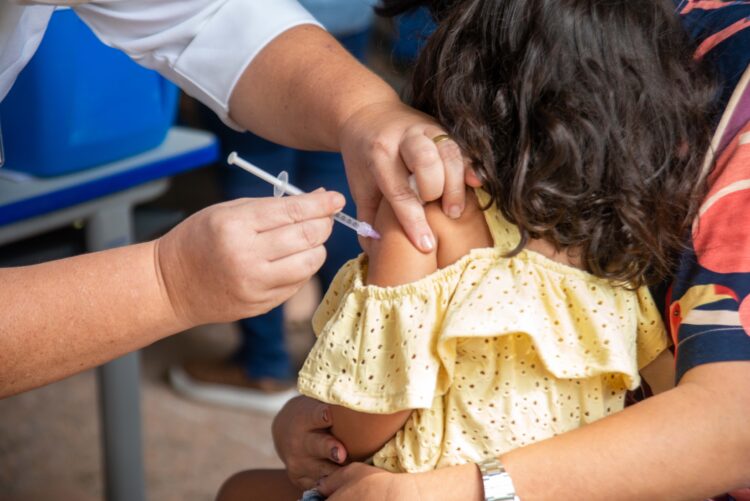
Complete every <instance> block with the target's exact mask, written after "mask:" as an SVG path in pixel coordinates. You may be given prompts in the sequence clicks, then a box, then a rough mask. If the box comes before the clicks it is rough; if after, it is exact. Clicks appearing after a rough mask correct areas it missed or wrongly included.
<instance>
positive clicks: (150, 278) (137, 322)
mask: <svg viewBox="0 0 750 501" xmlns="http://www.w3.org/2000/svg"><path fill="white" fill-rule="evenodd" d="M0 283H2V284H3V286H2V287H1V288H0V304H2V305H3V315H2V319H1V320H0V397H5V396H9V395H13V394H15V393H19V392H22V391H24V390H28V389H31V388H34V387H36V386H40V385H43V384H45V383H49V382H52V381H55V380H58V379H61V378H63V377H66V376H69V375H71V374H74V373H76V372H80V371H82V370H85V369H87V368H90V367H94V366H96V365H99V364H101V363H103V362H106V361H108V360H111V359H113V358H115V357H117V356H119V355H122V354H125V353H128V352H130V351H133V350H135V349H138V348H141V347H143V346H146V345H148V344H150V343H152V342H154V341H156V340H158V339H160V338H162V337H164V336H166V335H168V334H171V333H174V332H177V331H179V330H181V329H183V328H186V327H187V325H185V324H184V323H182V322H180V321H179V320H178V319H177V317H176V316H175V314H174V312H173V310H172V308H171V304H170V301H169V298H168V297H167V296H166V294H165V292H164V288H163V287H162V285H161V280H160V277H159V273H158V269H157V266H156V259H155V243H154V242H150V243H145V244H139V245H134V246H129V247H123V248H120V249H114V250H110V251H105V252H98V253H93V254H86V255H83V256H77V257H73V258H69V259H63V260H60V261H52V262H49V263H44V264H40V265H36V266H28V267H20V268H8V269H3V270H0Z"/></svg>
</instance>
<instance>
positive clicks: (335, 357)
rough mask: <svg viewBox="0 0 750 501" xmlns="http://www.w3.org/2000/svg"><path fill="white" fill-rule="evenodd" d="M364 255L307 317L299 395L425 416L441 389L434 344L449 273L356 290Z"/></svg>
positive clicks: (453, 274)
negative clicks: (311, 338)
mask: <svg viewBox="0 0 750 501" xmlns="http://www.w3.org/2000/svg"><path fill="white" fill-rule="evenodd" d="M366 274H367V259H366V257H365V256H364V255H362V256H360V257H359V258H357V259H355V260H352V261H350V262H349V263H347V264H346V265H345V266H344V267H343V268H342V269H341V270H340V271H339V273H338V275H337V276H336V278H335V279H334V281H333V283H332V284H331V287H330V288H329V290H328V292H327V293H326V295H325V297H324V299H323V301H322V303H321V304H320V306H319V308H318V310H317V311H316V313H315V315H314V317H313V329H314V330H315V333H316V335H317V341H316V343H315V346H314V347H313V349H312V351H311V352H310V354H309V355H308V357H307V360H306V361H305V364H304V366H303V367H302V370H301V371H300V373H299V378H298V388H299V391H300V392H301V393H302V394H304V395H307V396H310V397H313V398H315V399H317V400H321V401H323V402H327V403H330V404H336V405H343V406H346V407H348V408H350V409H353V410H357V411H360V412H368V413H374V414H389V413H394V412H398V411H401V410H406V409H427V408H430V407H431V406H432V404H433V399H434V397H435V396H436V395H441V394H443V393H445V391H447V389H448V387H449V384H448V383H449V382H448V380H447V378H446V374H445V370H444V368H443V367H442V366H441V363H440V359H439V357H438V355H437V341H438V338H439V335H440V331H441V327H442V321H443V318H444V314H445V311H446V307H447V305H448V302H449V298H450V293H451V291H452V289H453V284H454V282H455V280H456V279H457V275H458V270H457V268H455V267H454V268H450V269H446V270H440V271H438V272H436V273H434V274H432V275H429V276H428V277H425V278H424V279H422V280H419V281H417V282H413V283H410V284H406V285H402V286H398V287H375V286H368V285H364V278H365V277H366Z"/></svg>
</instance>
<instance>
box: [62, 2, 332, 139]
mask: <svg viewBox="0 0 750 501" xmlns="http://www.w3.org/2000/svg"><path fill="white" fill-rule="evenodd" d="M74 8H75V10H76V12H77V13H78V15H79V16H80V17H81V18H82V19H83V20H84V21H85V22H86V24H88V25H89V26H90V27H91V29H92V30H94V32H95V33H96V34H97V36H98V37H99V38H100V39H101V40H102V41H103V42H104V43H106V44H107V45H110V46H112V47H115V48H117V49H120V50H122V51H124V52H125V53H127V54H128V55H129V56H130V57H131V58H133V59H134V60H135V61H136V62H138V63H139V64H141V65H143V66H145V67H147V68H151V69H154V70H156V71H158V72H159V73H161V74H162V75H163V76H164V77H166V78H167V79H169V80H171V81H172V82H174V83H176V84H177V85H179V86H180V87H181V88H182V89H183V90H184V91H185V92H187V93H188V94H190V95H191V96H193V97H195V98H197V99H198V100H200V101H201V102H203V103H204V104H206V105H207V106H208V107H210V108H211V109H212V110H213V111H214V112H216V114H217V115H219V117H221V119H222V120H223V121H224V122H225V123H227V125H230V126H231V127H233V128H235V129H238V130H240V128H239V127H238V126H237V125H236V124H234V123H233V122H232V121H231V120H230V119H229V98H230V96H231V95H232V90H233V89H234V87H235V85H236V84H237V81H238V80H239V78H240V76H241V75H242V73H243V71H244V70H245V68H246V67H247V66H248V64H250V62H251V61H252V60H253V58H254V57H255V56H256V55H257V54H258V53H259V52H260V50H261V49H262V48H263V47H265V46H266V45H267V44H268V43H269V42H270V41H271V40H273V39H274V38H276V37H277V36H279V35H280V34H281V33H283V32H284V31H286V30H288V29H290V28H292V27H294V26H298V25H301V24H317V25H319V24H318V23H317V22H316V21H315V19H314V18H313V17H312V16H311V15H310V14H309V13H308V12H307V11H306V10H305V9H304V8H303V7H302V6H300V5H299V4H298V3H297V2H296V1H295V0H101V1H95V2H87V3H82V4H79V5H76V6H75V7H74Z"/></svg>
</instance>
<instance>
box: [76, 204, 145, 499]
mask: <svg viewBox="0 0 750 501" xmlns="http://www.w3.org/2000/svg"><path fill="white" fill-rule="evenodd" d="M131 213H132V207H131V206H130V205H129V204H124V205H118V206H113V207H108V208H106V209H104V210H100V211H98V212H97V213H95V214H94V215H93V216H92V217H91V218H90V219H89V220H88V222H87V225H86V245H87V247H88V249H89V250H90V251H98V250H105V249H111V248H113V247H119V246H122V245H127V244H129V243H131V242H132V241H133V219H132V217H131ZM139 373H140V370H139V358H138V352H133V353H130V354H127V355H125V356H123V357H121V358H119V359H117V360H114V361H112V362H109V363H107V364H104V365H102V366H101V367H99V368H98V369H97V376H98V378H97V379H98V383H99V407H100V411H101V430H102V446H103V456H104V457H103V459H104V482H105V490H106V499H107V500H108V501H144V500H145V499H146V482H145V475H144V468H143V440H142V432H141V402H140V386H139V385H140V382H139Z"/></svg>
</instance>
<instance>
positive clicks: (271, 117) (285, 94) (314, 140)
mask: <svg viewBox="0 0 750 501" xmlns="http://www.w3.org/2000/svg"><path fill="white" fill-rule="evenodd" d="M378 103H393V104H398V103H400V100H399V98H398V95H397V94H396V93H395V91H394V90H393V89H392V88H391V87H390V86H389V85H388V84H386V83H385V82H384V81H383V80H381V79H380V78H378V77H377V76H375V75H374V74H373V73H372V72H370V71H369V70H367V69H366V68H365V67H364V66H362V65H361V64H360V63H359V62H358V61H357V60H356V59H355V58H354V57H352V56H351V55H350V54H349V53H348V52H347V51H346V50H345V49H344V48H343V47H342V46H341V45H340V44H339V43H338V42H337V41H336V39H334V38H333V37H332V36H331V35H329V34H328V33H326V32H325V31H324V30H322V29H320V28H318V27H316V26H313V25H304V26H298V27H295V28H292V29H290V30H288V31H286V32H285V33H283V34H282V35H280V36H279V37H277V38H276V39H274V40H273V41H272V42H271V43H270V44H269V45H267V46H266V47H265V48H264V49H263V50H262V51H261V52H260V53H259V54H258V56H256V57H255V58H254V59H253V61H252V63H251V64H250V65H249V66H248V68H247V69H246V70H245V72H244V73H243V75H242V77H241V78H240V80H239V82H238V83H237V85H236V87H235V89H234V92H233V93H232V97H231V99H230V103H229V109H230V115H231V117H232V119H233V120H234V121H235V122H237V123H238V124H239V125H241V126H243V127H245V128H247V129H249V130H252V131H253V132H255V133H256V134H259V135H261V136H263V137H265V138H267V139H270V140H272V141H275V142H278V143H282V144H285V145H287V146H292V147H295V148H300V149H314V150H327V151H338V150H339V148H340V145H339V142H340V141H339V136H340V131H341V129H342V127H343V124H344V123H345V122H346V121H347V119H348V118H349V117H351V115H352V114H353V113H354V112H355V111H358V110H360V109H361V108H363V107H365V106H367V105H377V104H378Z"/></svg>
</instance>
